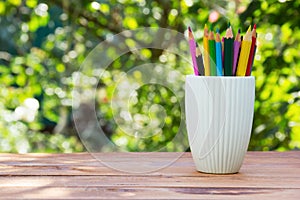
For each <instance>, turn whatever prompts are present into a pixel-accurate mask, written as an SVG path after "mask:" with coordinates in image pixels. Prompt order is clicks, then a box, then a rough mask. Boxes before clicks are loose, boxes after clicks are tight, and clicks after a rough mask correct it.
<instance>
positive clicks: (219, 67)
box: [216, 29, 223, 76]
mask: <svg viewBox="0 0 300 200" xmlns="http://www.w3.org/2000/svg"><path fill="white" fill-rule="evenodd" d="M216 65H217V75H218V76H223V66H222V42H221V38H220V32H219V29H217V33H216Z"/></svg>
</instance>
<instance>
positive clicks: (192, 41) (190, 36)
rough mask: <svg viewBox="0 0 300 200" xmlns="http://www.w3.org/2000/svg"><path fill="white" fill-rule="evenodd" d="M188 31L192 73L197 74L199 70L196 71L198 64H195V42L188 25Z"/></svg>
mask: <svg viewBox="0 0 300 200" xmlns="http://www.w3.org/2000/svg"><path fill="white" fill-rule="evenodd" d="M188 31H189V45H190V52H191V56H192V61H193V67H194V74H195V75H196V76H198V75H199V72H198V66H197V61H196V43H195V39H194V36H193V33H192V29H191V27H188Z"/></svg>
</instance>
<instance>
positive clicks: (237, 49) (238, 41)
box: [232, 29, 241, 75]
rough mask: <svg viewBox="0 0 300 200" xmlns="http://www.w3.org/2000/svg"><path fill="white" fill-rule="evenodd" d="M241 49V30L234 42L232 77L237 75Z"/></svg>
mask: <svg viewBox="0 0 300 200" xmlns="http://www.w3.org/2000/svg"><path fill="white" fill-rule="evenodd" d="M240 47H241V30H240V29H239V31H238V33H237V35H236V37H235V40H234V42H233V66H232V75H235V72H236V65H237V62H238V57H239V52H240Z"/></svg>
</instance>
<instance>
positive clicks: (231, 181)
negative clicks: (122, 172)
mask: <svg viewBox="0 0 300 200" xmlns="http://www.w3.org/2000/svg"><path fill="white" fill-rule="evenodd" d="M299 183H300V181H299V178H298V177H291V178H289V179H288V180H286V181H282V178H281V177H251V176H242V175H237V174H235V175H224V176H210V177H197V176H195V177H179V176H134V175H130V176H2V177H1V179H0V185H1V187H12V186H15V187H26V186H30V187H38V186H51V187H55V186H56V187H85V186H89V187H118V186H138V187H144V186H147V187H165V186H168V187H247V188H248V187H249V188H250V187H253V188H277V189H300V184H299Z"/></svg>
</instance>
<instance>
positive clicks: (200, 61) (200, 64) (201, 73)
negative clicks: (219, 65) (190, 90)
mask: <svg viewBox="0 0 300 200" xmlns="http://www.w3.org/2000/svg"><path fill="white" fill-rule="evenodd" d="M196 60H197V65H198V71H199V76H204V75H205V70H204V65H203V58H202V54H201V50H200V48H199V46H198V43H196Z"/></svg>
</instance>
